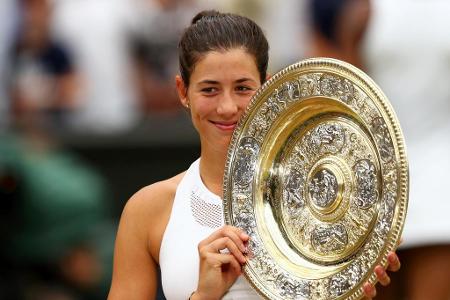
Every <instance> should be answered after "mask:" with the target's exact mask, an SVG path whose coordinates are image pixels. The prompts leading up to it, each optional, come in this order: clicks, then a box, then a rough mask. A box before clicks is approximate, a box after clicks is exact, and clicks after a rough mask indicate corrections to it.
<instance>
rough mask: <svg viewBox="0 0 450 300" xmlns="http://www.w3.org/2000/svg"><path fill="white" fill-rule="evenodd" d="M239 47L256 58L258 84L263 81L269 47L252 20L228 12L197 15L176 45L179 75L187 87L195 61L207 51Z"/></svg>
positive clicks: (210, 11) (207, 12)
mask: <svg viewBox="0 0 450 300" xmlns="http://www.w3.org/2000/svg"><path fill="white" fill-rule="evenodd" d="M236 48H242V49H244V50H245V51H247V52H248V53H249V54H251V55H253V57H254V58H255V62H256V66H257V68H258V72H259V76H260V80H261V83H263V82H264V81H265V80H266V72H267V65H268V61H269V54H268V52H269V44H268V42H267V39H266V37H265V36H264V33H263V32H262V30H261V28H260V27H259V26H258V25H257V24H256V23H255V22H253V21H252V20H250V19H249V18H247V17H243V16H240V15H236V14H231V13H220V12H218V11H215V10H207V11H202V12H200V13H198V14H197V15H196V16H195V17H194V18H193V19H192V22H191V25H190V26H189V27H187V28H186V30H185V31H184V33H183V35H182V37H181V40H180V42H179V44H178V51H179V63H180V73H181V78H182V79H183V81H184V83H185V85H186V86H188V85H189V79H190V76H191V74H192V71H193V70H194V67H195V64H196V63H197V62H198V60H199V59H200V58H201V57H202V56H203V55H205V54H206V53H207V52H209V51H226V50H231V49H236Z"/></svg>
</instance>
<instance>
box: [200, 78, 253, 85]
mask: <svg viewBox="0 0 450 300" xmlns="http://www.w3.org/2000/svg"><path fill="white" fill-rule="evenodd" d="M246 81H252V82H255V80H253V79H251V78H247V77H244V78H240V79H238V80H236V81H235V82H236V83H242V82H246ZM202 83H203V84H219V82H218V81H216V80H210V79H205V80H202V81H200V82H199V84H202Z"/></svg>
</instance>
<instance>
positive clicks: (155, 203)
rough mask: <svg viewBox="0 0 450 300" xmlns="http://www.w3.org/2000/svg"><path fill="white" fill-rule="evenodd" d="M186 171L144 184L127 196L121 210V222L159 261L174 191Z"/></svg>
mask: <svg viewBox="0 0 450 300" xmlns="http://www.w3.org/2000/svg"><path fill="white" fill-rule="evenodd" d="M185 173H186V172H183V173H180V174H178V175H176V176H174V177H172V178H169V179H167V180H163V181H159V182H156V183H154V184H151V185H149V186H146V187H144V188H142V189H141V190H139V191H138V192H136V193H135V194H134V195H133V196H132V197H131V198H130V200H128V202H127V204H126V205H125V208H124V210H123V213H122V217H121V220H120V223H121V224H120V226H122V227H124V228H127V229H128V230H127V232H128V233H132V234H133V235H135V237H136V238H137V239H138V240H140V241H141V242H140V244H141V246H142V247H145V248H146V249H148V251H149V252H150V254H151V256H152V257H153V259H154V260H155V261H156V262H158V260H159V249H160V246H161V240H162V237H163V234H164V231H165V229H166V226H167V223H168V221H169V217H170V213H171V211H172V206H173V201H174V198H175V193H176V191H177V188H178V185H179V183H180V181H181V180H182V179H183V177H184V175H185Z"/></svg>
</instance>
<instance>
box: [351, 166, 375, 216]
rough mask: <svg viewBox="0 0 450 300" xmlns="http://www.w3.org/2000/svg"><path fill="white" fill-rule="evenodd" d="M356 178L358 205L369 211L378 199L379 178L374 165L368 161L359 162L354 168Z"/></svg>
mask: <svg viewBox="0 0 450 300" xmlns="http://www.w3.org/2000/svg"><path fill="white" fill-rule="evenodd" d="M354 172H355V178H356V198H355V200H356V205H358V207H360V208H363V209H367V208H370V207H371V206H372V205H373V204H374V203H375V202H376V201H377V199H378V190H377V183H378V180H377V176H376V169H375V166H374V164H373V163H372V162H371V161H370V160H367V159H361V160H359V161H357V163H356V164H355V166H354Z"/></svg>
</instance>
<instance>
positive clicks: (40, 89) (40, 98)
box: [10, 0, 77, 128]
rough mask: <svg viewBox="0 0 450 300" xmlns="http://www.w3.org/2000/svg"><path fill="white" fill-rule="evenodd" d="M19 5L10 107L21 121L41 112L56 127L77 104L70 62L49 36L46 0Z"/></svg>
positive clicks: (31, 0) (66, 53) (75, 87)
mask: <svg viewBox="0 0 450 300" xmlns="http://www.w3.org/2000/svg"><path fill="white" fill-rule="evenodd" d="M20 4H21V6H20V8H21V15H20V16H21V19H20V20H21V21H20V24H19V30H18V36H17V41H16V43H15V46H14V49H13V53H12V59H11V61H12V65H11V79H10V80H11V83H10V88H11V100H12V105H11V110H12V112H13V114H15V116H14V117H15V118H17V117H18V116H20V117H21V118H23V119H22V120H21V121H22V122H27V120H26V119H28V118H33V117H34V115H35V114H44V115H46V118H45V119H42V120H45V121H48V123H49V124H48V125H49V126H54V127H58V128H59V127H61V126H64V125H65V122H66V119H67V117H68V114H70V113H71V112H72V111H73V110H75V109H76V106H77V103H76V98H75V94H76V89H77V85H76V75H75V72H74V70H73V65H72V61H71V59H70V56H69V54H68V52H67V51H66V50H65V49H64V48H63V47H62V46H61V45H60V44H59V43H57V42H55V41H54V40H53V39H52V38H51V36H50V31H49V20H50V14H51V6H50V5H49V4H48V1H47V0H22V1H20ZM29 112H31V113H29Z"/></svg>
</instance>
